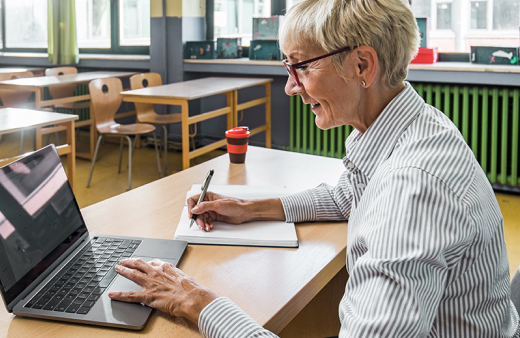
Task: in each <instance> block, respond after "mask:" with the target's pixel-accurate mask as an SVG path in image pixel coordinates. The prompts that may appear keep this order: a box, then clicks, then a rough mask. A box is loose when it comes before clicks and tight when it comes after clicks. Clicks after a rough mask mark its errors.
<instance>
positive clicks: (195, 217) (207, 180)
mask: <svg viewBox="0 0 520 338" xmlns="http://www.w3.org/2000/svg"><path fill="white" fill-rule="evenodd" d="M213 173H214V170H213V169H211V170H210V171H209V173H208V174H207V175H206V178H205V179H204V183H203V184H202V188H201V190H202V192H201V193H200V197H199V200H198V202H197V204H196V205H199V204H200V202H202V201H203V200H204V196H206V191H208V187H209V182H210V181H211V178H212V177H213ZM195 219H197V215H195V214H194V215H193V216H192V217H191V222H190V229H191V226H192V225H193V222H195Z"/></svg>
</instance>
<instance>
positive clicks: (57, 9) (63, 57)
mask: <svg viewBox="0 0 520 338" xmlns="http://www.w3.org/2000/svg"><path fill="white" fill-rule="evenodd" d="M75 7H76V6H75V0H47V35H48V49H47V51H48V53H49V62H52V63H53V64H55V65H58V64H59V65H69V64H77V63H78V62H79V50H78V44H77V38H76V8H75Z"/></svg>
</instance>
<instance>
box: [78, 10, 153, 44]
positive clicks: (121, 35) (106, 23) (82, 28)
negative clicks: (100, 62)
mask: <svg viewBox="0 0 520 338" xmlns="http://www.w3.org/2000/svg"><path fill="white" fill-rule="evenodd" d="M76 28H77V36H78V47H79V48H80V52H81V53H115V54H125V53H133V54H148V53H149V50H150V49H149V46H150V0H119V1H113V0H76Z"/></svg>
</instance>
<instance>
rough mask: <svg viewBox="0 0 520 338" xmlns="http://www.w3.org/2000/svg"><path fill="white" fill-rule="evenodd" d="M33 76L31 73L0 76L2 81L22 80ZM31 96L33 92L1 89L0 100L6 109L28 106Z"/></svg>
mask: <svg viewBox="0 0 520 338" xmlns="http://www.w3.org/2000/svg"><path fill="white" fill-rule="evenodd" d="M33 76H34V74H33V73H31V72H19V73H3V74H0V81H7V80H14V79H22V78H26V77H33ZM31 95H32V92H27V91H21V90H17V89H0V100H1V101H2V105H3V106H5V107H21V106H26V105H27V101H29V98H30V97H31Z"/></svg>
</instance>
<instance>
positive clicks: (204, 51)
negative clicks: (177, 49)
mask: <svg viewBox="0 0 520 338" xmlns="http://www.w3.org/2000/svg"><path fill="white" fill-rule="evenodd" d="M185 58H186V59H214V58H215V41H187V42H186V53H185Z"/></svg>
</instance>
